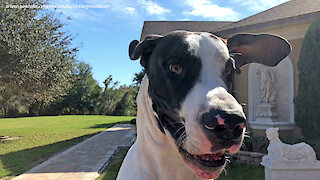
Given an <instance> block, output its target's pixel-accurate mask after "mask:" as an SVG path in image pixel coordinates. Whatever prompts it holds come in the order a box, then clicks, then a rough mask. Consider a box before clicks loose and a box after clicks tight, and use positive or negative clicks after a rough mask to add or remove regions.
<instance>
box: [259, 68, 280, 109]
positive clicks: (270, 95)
mask: <svg viewBox="0 0 320 180" xmlns="http://www.w3.org/2000/svg"><path fill="white" fill-rule="evenodd" d="M257 74H260V79H261V81H260V102H261V103H273V102H275V98H276V97H275V96H276V91H275V87H274V75H273V72H272V69H271V68H270V67H267V66H264V65H261V66H260V68H259V71H258V72H257Z"/></svg>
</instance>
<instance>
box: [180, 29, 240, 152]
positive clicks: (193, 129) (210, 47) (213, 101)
mask: <svg viewBox="0 0 320 180" xmlns="http://www.w3.org/2000/svg"><path fill="white" fill-rule="evenodd" d="M186 41H187V43H188V44H189V51H190V52H192V53H194V55H195V56H197V57H199V58H200V60H201V64H202V66H201V73H200V79H199V81H198V82H197V83H196V85H195V86H194V87H193V89H192V90H191V91H190V92H189V93H188V95H187V97H186V99H185V100H184V102H183V103H182V106H181V111H180V116H181V117H183V118H184V119H185V121H186V122H185V126H186V133H187V139H186V142H185V144H184V145H185V146H184V148H185V149H187V150H188V151H189V152H190V153H192V154H209V153H212V152H211V146H212V144H211V143H210V142H209V140H208V139H206V136H205V135H204V134H203V133H202V131H201V128H200V124H199V123H198V121H197V119H198V117H199V115H200V114H201V113H204V112H206V111H208V110H209V109H211V108H218V107H219V106H222V105H224V106H227V103H232V104H237V105H238V106H237V109H230V110H231V111H239V112H240V113H243V111H242V107H241V105H239V103H238V102H237V101H236V99H235V98H234V97H233V96H232V95H230V94H229V93H228V92H227V91H226V89H225V88H226V87H225V84H224V82H223V80H222V78H221V76H222V73H223V70H224V68H225V64H226V61H227V59H228V57H229V52H228V49H227V47H226V45H225V44H224V43H223V42H222V41H221V40H220V39H218V38H212V37H210V35H209V34H208V33H201V34H200V35H198V34H191V35H189V36H188V37H187V38H186Z"/></svg>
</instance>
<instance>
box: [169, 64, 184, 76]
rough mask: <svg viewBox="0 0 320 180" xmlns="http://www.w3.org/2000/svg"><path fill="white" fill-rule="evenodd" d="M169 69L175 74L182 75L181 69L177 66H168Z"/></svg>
mask: <svg viewBox="0 0 320 180" xmlns="http://www.w3.org/2000/svg"><path fill="white" fill-rule="evenodd" d="M169 69H170V71H171V72H173V73H175V74H181V73H182V67H181V66H180V65H178V64H170V66H169Z"/></svg>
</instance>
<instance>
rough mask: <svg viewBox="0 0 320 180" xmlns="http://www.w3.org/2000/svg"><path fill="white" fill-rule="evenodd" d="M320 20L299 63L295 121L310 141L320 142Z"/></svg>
mask: <svg viewBox="0 0 320 180" xmlns="http://www.w3.org/2000/svg"><path fill="white" fill-rule="evenodd" d="M319 50H320V19H317V20H314V21H313V22H312V24H311V25H310V27H309V29H308V31H307V33H306V35H305V38H304V40H303V44H302V48H301V54H300V57H299V62H298V69H299V89H298V94H297V97H296V100H295V108H296V113H295V120H296V123H297V125H298V126H299V127H300V128H301V130H302V134H303V136H304V137H305V138H306V139H309V140H318V141H319V140H320V133H319V130H320V101H319V99H320V78H319V77H320V51H319Z"/></svg>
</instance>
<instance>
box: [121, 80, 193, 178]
mask: <svg viewBox="0 0 320 180" xmlns="http://www.w3.org/2000/svg"><path fill="white" fill-rule="evenodd" d="M148 84H149V80H148V78H147V76H145V77H144V78H143V81H142V83H141V87H140V90H139V94H138V97H137V103H138V114H137V135H138V137H137V140H136V142H135V143H134V145H133V146H132V148H131V149H130V151H129V152H128V155H127V157H126V159H125V160H124V161H125V163H123V164H124V165H123V167H121V171H120V172H119V176H118V180H122V179H139V180H141V179H142V180H143V179H158V180H162V179H163V180H167V179H177V180H180V179H181V180H182V179H183V180H187V179H197V177H196V175H194V174H193V173H192V172H191V171H190V170H189V169H188V168H187V166H186V165H185V164H184V162H183V160H182V158H181V157H180V155H179V152H178V149H177V148H176V147H175V146H176V145H175V142H174V140H173V139H172V138H171V137H169V136H167V135H165V134H163V133H162V132H161V130H160V129H159V127H158V121H157V118H156V117H157V115H156V113H155V112H154V111H153V109H152V101H151V99H150V97H149V95H148ZM125 177H126V178H125Z"/></svg>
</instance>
